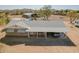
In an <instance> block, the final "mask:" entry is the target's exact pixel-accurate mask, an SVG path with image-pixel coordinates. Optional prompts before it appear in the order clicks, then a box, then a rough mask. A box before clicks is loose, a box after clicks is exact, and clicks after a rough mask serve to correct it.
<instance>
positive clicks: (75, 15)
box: [67, 10, 78, 23]
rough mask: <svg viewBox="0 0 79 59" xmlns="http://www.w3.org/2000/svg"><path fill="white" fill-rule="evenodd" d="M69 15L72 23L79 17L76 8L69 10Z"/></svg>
mask: <svg viewBox="0 0 79 59" xmlns="http://www.w3.org/2000/svg"><path fill="white" fill-rule="evenodd" d="M67 16H68V17H69V18H70V23H72V22H73V21H74V20H76V19H78V13H77V12H76V11H74V10H71V11H69V12H67Z"/></svg>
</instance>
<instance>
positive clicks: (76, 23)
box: [73, 19, 79, 27]
mask: <svg viewBox="0 0 79 59" xmlns="http://www.w3.org/2000/svg"><path fill="white" fill-rule="evenodd" d="M73 24H74V25H75V26H78V27H79V19H78V20H75V21H73Z"/></svg>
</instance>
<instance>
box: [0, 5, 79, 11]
mask: <svg viewBox="0 0 79 59" xmlns="http://www.w3.org/2000/svg"><path fill="white" fill-rule="evenodd" d="M41 7H43V5H0V9H22V8H29V9H30V8H31V9H39V8H41ZM52 8H53V9H74V10H79V5H52Z"/></svg>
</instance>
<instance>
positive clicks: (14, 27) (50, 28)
mask: <svg viewBox="0 0 79 59" xmlns="http://www.w3.org/2000/svg"><path fill="white" fill-rule="evenodd" d="M16 19H18V18H16ZM16 19H15V18H14V20H11V21H10V22H9V23H8V25H7V26H6V28H5V31H6V33H7V36H26V37H27V38H31V37H34V38H39V37H43V38H48V37H62V38H64V36H65V34H64V33H65V32H68V29H67V28H66V27H65V25H64V23H63V21H26V19H25V20H16Z"/></svg>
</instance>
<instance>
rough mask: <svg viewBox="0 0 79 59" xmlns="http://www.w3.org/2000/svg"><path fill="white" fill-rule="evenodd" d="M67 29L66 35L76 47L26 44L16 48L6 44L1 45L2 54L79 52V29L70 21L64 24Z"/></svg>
mask: <svg viewBox="0 0 79 59" xmlns="http://www.w3.org/2000/svg"><path fill="white" fill-rule="evenodd" d="M64 23H65V25H66V27H67V28H68V29H69V32H67V33H66V35H67V36H68V37H69V38H70V40H71V41H72V42H73V43H74V44H75V46H25V45H24V44H20V45H15V46H8V45H5V44H0V45H3V47H1V48H2V49H1V52H3V53H6V52H9V53H11V52H13V53H16V52H23V53H25V52H32V53H33V52H35V53H37V52H39V53H41V52H45V53H46V52H50V53H51V52H55V53H58V52H60V53H62V52H66V53H69V52H72V53H73V52H74V53H76V52H79V29H78V28H76V27H74V26H73V25H71V24H70V23H69V22H68V21H65V22H64Z"/></svg>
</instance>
